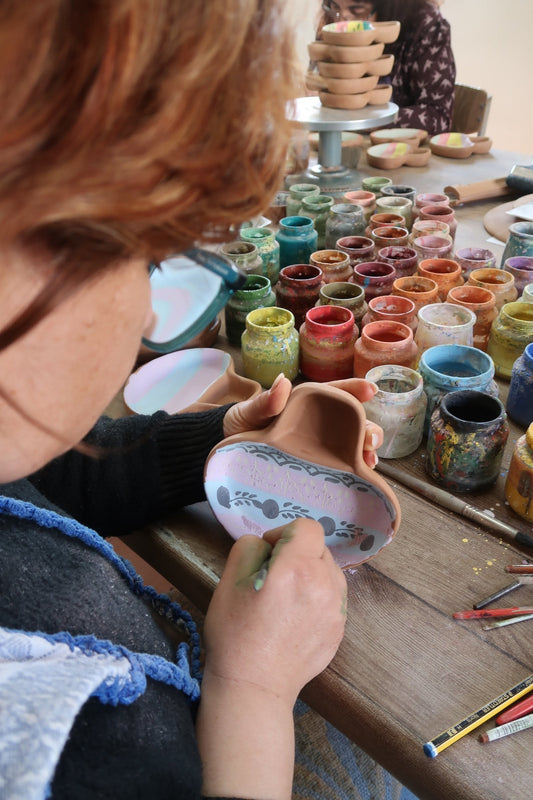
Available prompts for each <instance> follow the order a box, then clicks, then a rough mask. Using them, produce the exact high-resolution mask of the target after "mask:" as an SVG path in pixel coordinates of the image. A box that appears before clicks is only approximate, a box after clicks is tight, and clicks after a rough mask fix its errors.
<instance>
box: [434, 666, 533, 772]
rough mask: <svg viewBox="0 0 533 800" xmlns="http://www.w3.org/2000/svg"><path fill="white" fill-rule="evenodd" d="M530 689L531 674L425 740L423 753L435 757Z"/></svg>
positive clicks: (532, 683)
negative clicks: (428, 739)
mask: <svg viewBox="0 0 533 800" xmlns="http://www.w3.org/2000/svg"><path fill="white" fill-rule="evenodd" d="M531 691H533V675H530V676H529V678H526V679H525V680H523V681H521V682H520V683H517V684H516V686H513V688H512V689H509V690H508V691H507V692H504V693H503V694H501V695H500V696H499V697H496V698H495V699H494V700H491V701H490V703H487V705H485V706H483V708H480V709H479V710H478V711H474V713H473V714H470V715H469V716H468V717H466V718H465V719H463V720H461V722H458V723H457V724H456V725H453V727H451V728H448V730H447V731H443V733H439V735H438V736H436V737H435V738H434V739H432V740H431V741H430V742H426V744H425V745H424V753H425V754H426V755H427V756H429V757H430V758H435V756H437V755H438V754H439V753H440V752H441V751H442V750H445V749H446V748H447V747H449V746H450V745H451V744H453V743H454V742H456V741H457V740H458V739H461V738H462V737H463V736H466V734H467V733H470V731H472V730H474V728H477V727H478V726H479V725H482V724H483V722H485V720H487V719H490V718H491V717H494V716H495V715H496V714H498V713H499V712H500V711H502V710H503V709H504V708H507V706H510V705H511V703H514V702H515V700H518V699H519V698H520V697H523V696H524V695H525V694H527V693H528V692H531Z"/></svg>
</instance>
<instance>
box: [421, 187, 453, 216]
mask: <svg viewBox="0 0 533 800" xmlns="http://www.w3.org/2000/svg"><path fill="white" fill-rule="evenodd" d="M449 205H450V198H449V197H448V195H447V194H440V193H439V192H421V193H420V194H417V195H416V197H415V204H414V207H413V217H414V219H415V220H416V219H418V215H419V214H420V209H421V208H424V206H448V207H449Z"/></svg>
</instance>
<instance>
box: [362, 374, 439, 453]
mask: <svg viewBox="0 0 533 800" xmlns="http://www.w3.org/2000/svg"><path fill="white" fill-rule="evenodd" d="M365 378H366V380H367V381H372V382H373V383H375V384H376V386H377V387H378V391H377V392H376V394H375V395H374V397H372V398H371V399H370V400H368V401H367V402H366V403H365V412H366V416H367V419H369V420H371V421H372V422H375V423H376V424H377V425H379V426H380V427H381V428H382V429H383V444H382V445H381V447H380V448H379V449H378V451H377V454H378V456H379V458H403V457H404V456H408V455H409V454H410V453H414V451H415V450H416V449H417V447H418V446H419V444H420V442H421V441H422V437H423V435H424V419H425V415H426V406H427V398H426V395H425V394H424V385H423V382H422V377H421V375H420V374H419V373H418V372H415V370H413V369H409V368H408V367H400V366H397V365H392V364H385V365H383V366H381V367H374V368H373V369H371V370H369V372H367V373H366V376H365Z"/></svg>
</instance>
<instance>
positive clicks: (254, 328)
mask: <svg viewBox="0 0 533 800" xmlns="http://www.w3.org/2000/svg"><path fill="white" fill-rule="evenodd" d="M241 350H242V363H243V372H244V375H245V377H247V378H252V380H255V381H258V382H259V383H260V384H261V385H262V386H264V387H265V388H266V389H267V388H269V387H270V386H272V384H273V383H274V381H275V380H276V378H277V376H278V375H279V374H280V372H283V373H284V374H285V376H286V377H287V378H289V380H291V381H292V380H294V378H296V376H297V375H298V331H297V330H296V329H295V327H294V316H293V315H292V313H291V312H290V311H288V310H287V309H286V308H278V307H277V306H272V308H256V309H255V310H254V311H250V313H249V314H248V316H247V317H246V329H245V331H244V333H243V335H242V339H241Z"/></svg>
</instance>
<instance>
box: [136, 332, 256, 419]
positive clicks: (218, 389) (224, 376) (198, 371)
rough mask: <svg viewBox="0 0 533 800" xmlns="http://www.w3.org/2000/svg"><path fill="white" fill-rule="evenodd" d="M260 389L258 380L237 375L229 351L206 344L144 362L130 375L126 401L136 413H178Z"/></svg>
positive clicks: (231, 400) (232, 400)
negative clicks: (202, 346)
mask: <svg viewBox="0 0 533 800" xmlns="http://www.w3.org/2000/svg"><path fill="white" fill-rule="evenodd" d="M261 391H262V389H261V386H260V384H259V383H257V381H252V380H250V379H249V378H243V377H241V376H240V375H237V373H236V372H235V369H234V366H233V361H232V359H231V356H230V355H228V353H224V352H223V351H222V350H215V349H212V348H208V347H205V348H197V349H192V350H182V351H178V352H176V353H168V354H167V355H164V356H160V357H159V358H155V359H153V360H152V361H150V362H148V363H147V364H144V366H142V367H140V368H139V369H138V370H136V371H135V372H134V373H133V374H132V375H130V377H129V379H128V382H127V383H126V386H125V387H124V402H125V404H126V406H127V408H128V409H129V410H130V411H131V412H133V413H135V414H153V413H154V412H155V411H160V410H163V411H167V412H168V413H169V414H176V413H178V412H183V411H193V410H200V409H202V408H209V407H212V406H220V405H224V404H225V403H235V402H239V401H240V400H247V399H248V398H249V397H254V396H255V395H256V394H260V392H261Z"/></svg>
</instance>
